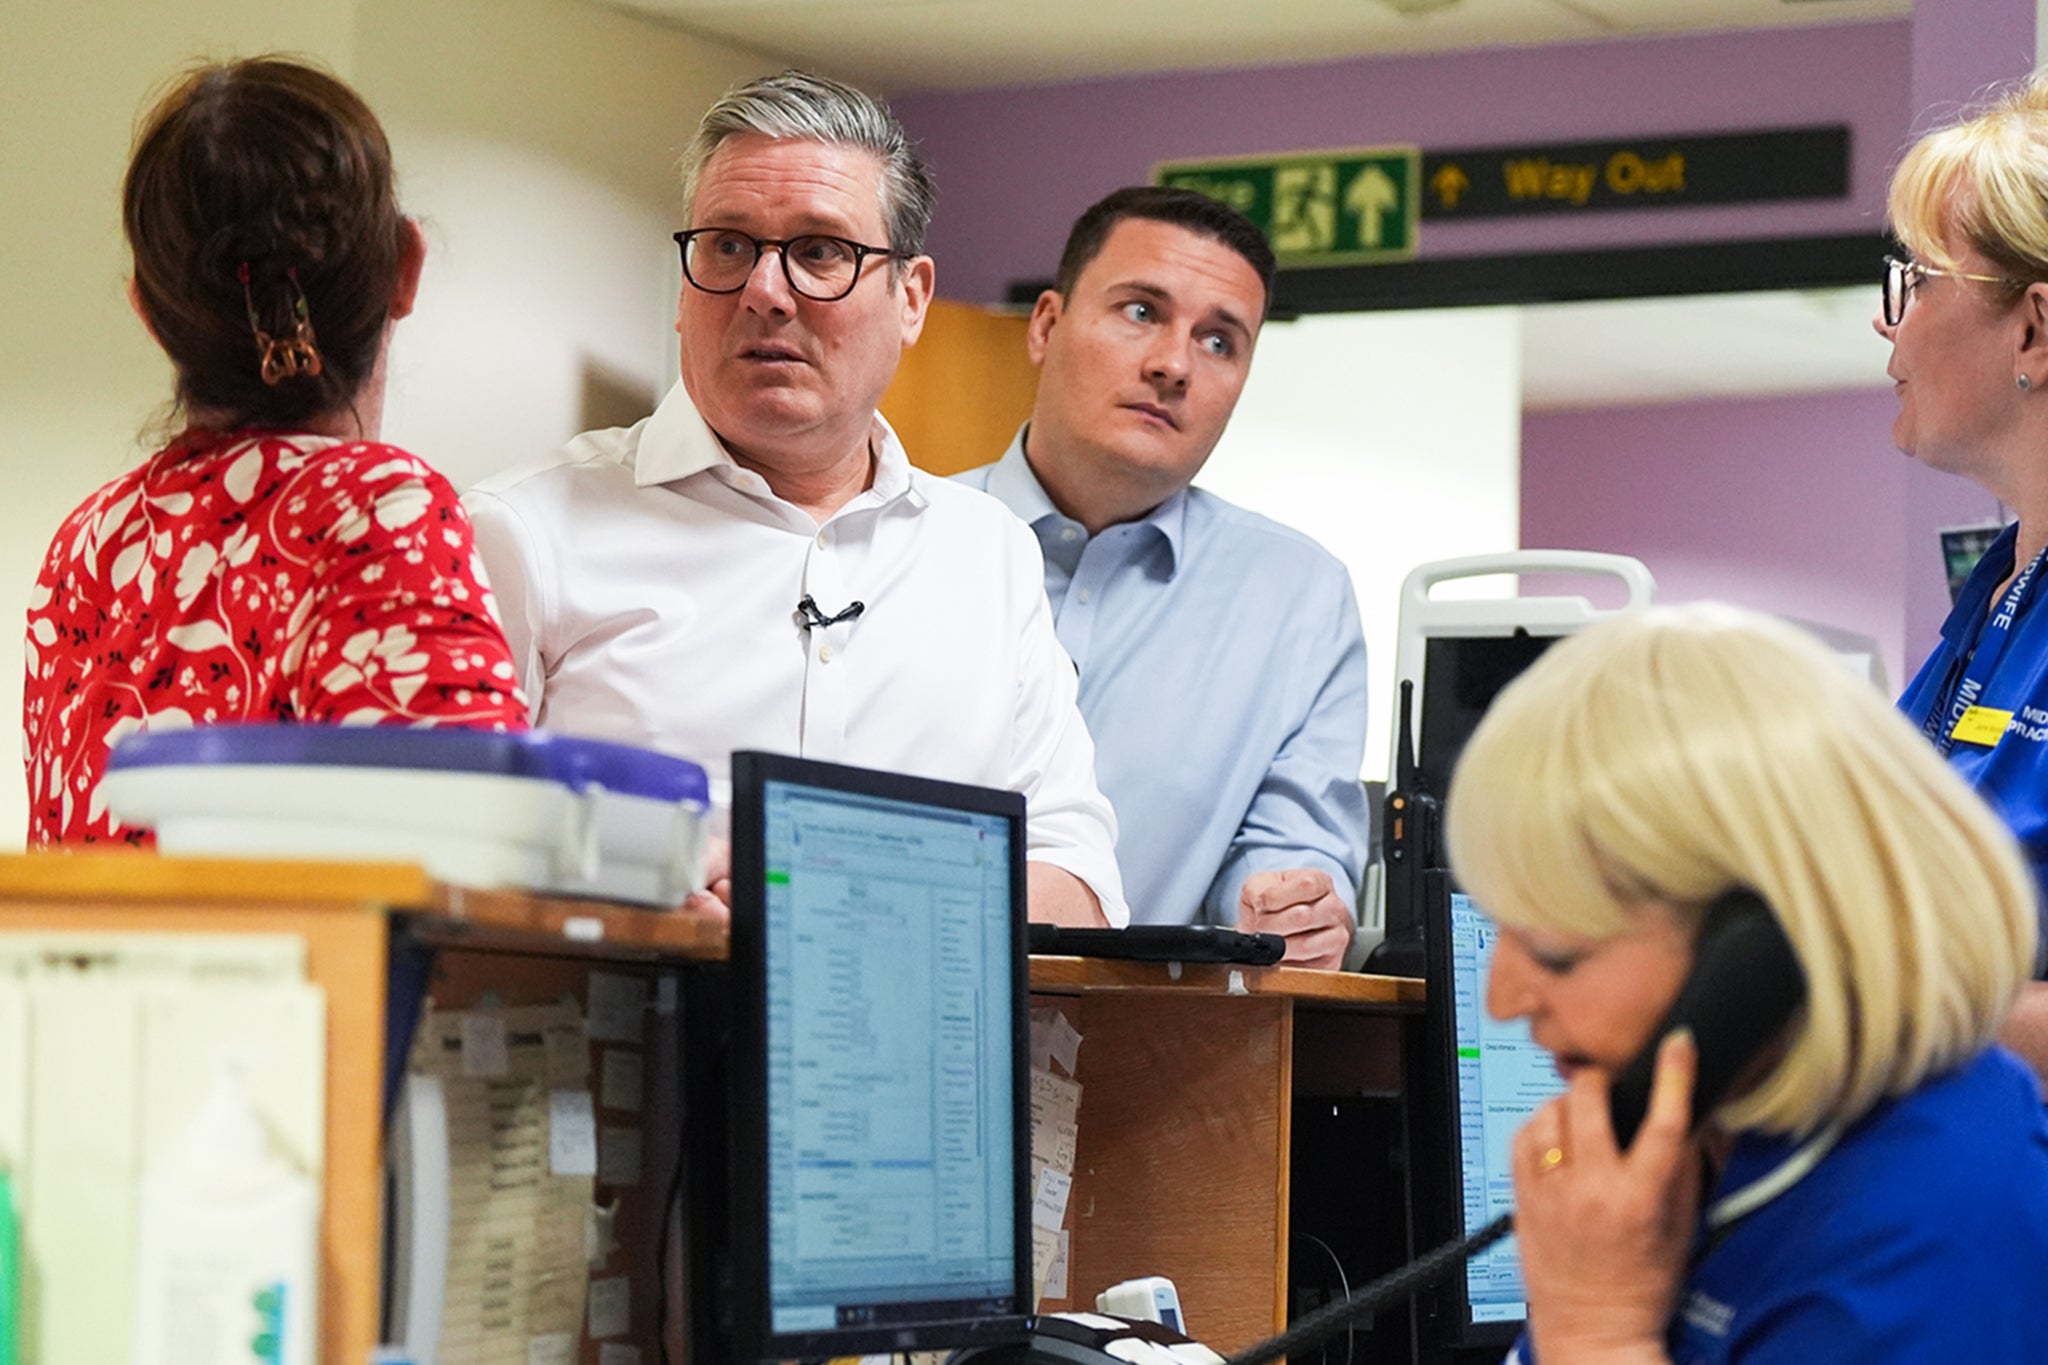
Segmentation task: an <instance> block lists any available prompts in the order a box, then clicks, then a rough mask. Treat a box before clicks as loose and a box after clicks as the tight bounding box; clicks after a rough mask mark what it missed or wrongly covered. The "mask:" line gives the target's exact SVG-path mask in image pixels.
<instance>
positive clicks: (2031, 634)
mask: <svg viewBox="0 0 2048 1365" xmlns="http://www.w3.org/2000/svg"><path fill="white" fill-rule="evenodd" d="M2018 537H2019V527H2018V525H2016V524H2015V525H2012V526H2008V527H2006V528H2005V530H2004V531H2003V532H2002V533H2001V534H2000V535H1999V537H1998V539H1997V540H1994V541H1993V542H1991V548H1990V549H1988V550H1986V551H1985V552H1984V557H1983V558H1982V559H1980V560H1978V561H1977V567H1976V568H1975V569H1973V570H1972V571H1971V573H1970V577H1969V581H1968V582H1966V583H1965V584H1964V585H1963V593H1962V596H1961V597H1960V598H1959V599H1958V600H1957V602H1956V605H1955V609H1954V610H1953V611H1951V612H1950V613H1949V614H1948V620H1946V621H1945V622H1943V623H1942V627H1941V643H1940V644H1939V645H1937V646H1935V650H1934V653H1933V654H1931V655H1929V656H1928V658H1927V662H1926V663H1924V664H1922V665H1921V666H1920V671H1919V673H1918V674H1916V675H1915V676H1914V678H1913V681H1912V682H1911V683H1909V684H1907V686H1906V692H1905V695H1904V696H1902V697H1900V698H1899V710H1901V711H1903V712H1904V713H1905V714H1906V717H1907V718H1908V719H1909V720H1911V721H1912V722H1913V723H1914V724H1916V725H1918V726H1920V727H1921V728H1922V729H1923V730H1925V731H1926V732H1927V736H1928V739H1929V740H1930V741H1932V742H1933V743H1934V744H1935V745H1936V747H1938V748H1940V749H1942V751H1943V753H1944V756H1945V757H1946V758H1947V759H1948V761H1949V765H1950V766H1951V767H1953V768H1954V769H1955V770H1956V771H1957V772H1958V773H1960V774H1961V775H1962V777H1963V779H1964V780H1965V781H1967V782H1968V783H1969V784H1970V785H1971V786H1972V787H1974V788H1976V790H1977V794H1978V795H1979V796H1982V797H1983V798H1984V799H1985V800H1986V801H1987V802H1989V803H1990V804H1991V807H1992V809H1994V810H1996V811H1997V812H1998V814H1999V815H2000V817H2001V818H2003V819H2004V821H2005V823H2006V824H2007V825H2008V826H2009V827H2010V828H2011V829H2012V832H2013V833H2014V834H2015V835H2017V836H2018V837H2019V841H2020V846H2021V848H2022V849H2024V850H2025V852H2026V855H2027V863H2028V865H2029V866H2030V867H2031V868H2032V869H2033V872H2034V884H2035V888H2036V895H2037V901H2036V904H2037V906H2038V907H2040V908H2041V909H2043V910H2048V606H2042V605H2041V604H2040V601H2039V599H2040V598H2041V597H2042V596H2043V595H2044V593H2048V585H2043V584H2042V583H2040V582H2039V581H2038V580H2039V579H2040V578H2042V577H2044V576H2048V575H2044V574H2043V573H2042V572H2041V569H2042V566H2041V564H2040V563H2039V561H2036V563H2035V564H2034V565H2033V566H2032V567H2030V568H2029V569H2028V571H2027V573H2026V575H2025V576H2024V577H2023V579H2022V580H2021V581H2020V582H2019V583H2017V584H2015V585H2014V587H2013V588H2012V589H2010V590H2009V591H2008V592H2007V593H2006V595H2005V597H2004V598H2003V599H2002V600H2001V601H1999V602H1997V603H1993V602H1992V600H1991V594H1992V593H1993V592H1995V591H1996V590H1997V588H1998V585H1999V584H2000V583H2002V582H2003V581H2005V578H2006V575H2008V574H2010V573H2011V572H2012V567H2013V545H2014V542H2015V541H2016V540H2017V539H2018ZM1994 608H1995V610H1994ZM2042 944H2043V948H2044V949H2048V920H2044V921H2043V926H2042ZM2040 965H2041V964H2040V963H2039V962H2037V963H2036V975H2039V974H2040V972H2039V967H2040Z"/></svg>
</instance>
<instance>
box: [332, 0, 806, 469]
mask: <svg viewBox="0 0 2048 1365" xmlns="http://www.w3.org/2000/svg"><path fill="white" fill-rule="evenodd" d="M361 15H362V23H361V27H360V29H359V30H358V33H357V37H356V46H357V54H358V56H357V71H356V78H357V82H358V84H359V85H360V86H361V88H362V90H363V93H364V95H365V96H366V97H367V98H368V99H369V100H370V102H371V104H372V105H373V106H374V107H375V108H376V109H377V111H378V114H379V116H380V117H381V118H382V119H383V120H384V122H385V125H386V128H387V129H388V131H389V132H390V135H391V139H392V145H393V149H394V152H395V154H396V156H397V158H398V162H399V166H400V170H401V173H402V175H403V177H404V178H403V180H402V182H401V184H400V193H401V194H402V195H403V197H404V202H405V205H406V208H407V211H408V212H411V213H413V214H415V215H416V216H417V217H419V218H420V220H421V221H422V223H423V225H424V226H425V228H426V231H427V238H428V242H429V248H430V250H429V256H428V262H427V271H426V274H425V275H424V276H423V277H422V280H421V289H420V301H419V308H418V311H417V312H416V313H415V314H414V316H413V317H412V318H411V319H410V320H408V321H407V322H406V323H405V324H404V325H403V326H401V327H400V328H399V330H398V334H397V338H396V340H395V342H394V344H393V351H392V370H391V380H392V389H391V394H390V398H389V405H388V407H387V410H386V414H385V424H384V434H385V437H386V439H388V440H391V441H393V442H395V443H396V444H399V445H402V446H405V447H407V448H408V449H411V450H414V451H416V452H418V453H419V454H421V455H423V456H425V457H426V458H428V459H429V460H431V461H433V462H434V463H435V464H436V465H438V466H439V467H440V468H441V469H442V470H443V471H444V472H445V473H447V474H448V476H449V477H450V478H451V479H453V480H454V481H455V483H456V484H457V485H460V486H466V485H468V484H470V483H473V482H475V481H476V480H477V479H478V478H481V477H482V476H484V475H485V474H488V473H491V472H493V471H494V470H497V469H500V468H503V467H504V466H506V465H509V464H517V463H523V462H525V461H527V460H529V459H533V458H536V457H538V456H540V455H544V454H546V453H547V452H548V451H550V450H552V449H554V448H555V447H557V446H559V445H560V444H561V443H562V442H563V441H564V440H566V439H567V438H568V437H570V436H572V435H574V434H575V433H576V432H578V431H581V430H583V429H585V428H586V427H589V426H594V425H611V424H613V423H617V422H631V421H637V420H638V419H639V418H641V417H644V416H645V415H646V414H647V413H648V412H650V411H652V410H653V407H654V403H655V401H656V400H657V399H658V398H659V397H660V395H661V393H662V392H663V391H664V390H665V389H666V388H667V387H668V385H669V383H670V382H671V381H673V380H674V378H675V375H674V373H673V372H672V371H670V370H668V369H667V368H666V363H665V361H664V356H665V355H666V354H667V353H668V346H667V338H668V337H669V336H670V335H671V334H672V322H673V319H674V317H675V295H674V287H673V284H672V280H673V279H674V278H675V272H674V270H673V268H672V267H671V265H670V262H671V260H672V259H673V258H674V257H675V254H676V248H675V244H674V242H672V241H671V240H670V239H669V234H670V233H672V232H674V231H675V230H676V229H677V228H679V227H682V226H683V223H682V221H681V217H680V215H681V212H682V207H681V195H680V191H679V186H678V184H677V181H676V177H675V174H674V169H675V162H676V158H677V156H678V155H679V154H680V153H681V151H682V147H683V144H684V142H685V141H686V140H687V139H688V137H689V134H690V132H691V131H692V130H693V129H694V128H695V126H696V123H697V119H698V117H699V116H700V115H702V113H703V112H704V109H705V107H706V106H707V105H708V104H710V102H711V101H712V99H714V98H715V97H716V96H717V95H718V94H719V93H720V92H721V91H723V90H724V89H725V88H726V87H727V86H729V85H731V84H732V83H733V82H735V81H738V80H741V79H744V78H745V77H748V76H753V75H756V74H759V73H761V72H763V71H769V70H774V69H776V68H777V66H779V65H780V63H777V62H774V61H772V60H771V59H769V58H766V57H760V56H756V55H751V54H747V53H742V52H740V51H738V50H736V49H731V48H724V47H718V46H715V45H713V44H709V43H705V42H702V41H699V40H696V39H692V38H688V37H685V36H683V35H682V34H679V33H676V32H674V31H672V30H668V29H663V28H659V27H655V26H652V25H649V24H648V23H646V22H645V21H643V20H639V19H635V18H633V17H631V16H628V15H625V14H621V13H616V12H614V11H611V10H607V9H602V8H599V7H597V6H594V5H590V4H586V3H581V2H580V0H432V3H427V4H420V3H415V2H414V0H361Z"/></svg>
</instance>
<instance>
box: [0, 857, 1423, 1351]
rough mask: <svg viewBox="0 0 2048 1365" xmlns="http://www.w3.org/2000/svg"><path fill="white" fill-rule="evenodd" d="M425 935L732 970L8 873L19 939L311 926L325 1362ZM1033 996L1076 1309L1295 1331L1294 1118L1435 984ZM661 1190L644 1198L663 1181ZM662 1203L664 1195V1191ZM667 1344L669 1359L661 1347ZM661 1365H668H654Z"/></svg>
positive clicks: (358, 1279)
mask: <svg viewBox="0 0 2048 1365" xmlns="http://www.w3.org/2000/svg"><path fill="white" fill-rule="evenodd" d="M401 928H402V929H403V930H404V931H405V932H409V933H411V934H413V935H414V936H416V937H420V938H423V939H425V940H426V941H428V942H430V943H433V944H436V945H438V946H440V947H441V948H443V949H452V950H459V952H457V953H455V954H453V956H456V957H460V958H461V959H463V961H462V965H461V968H460V970H461V973H462V975H463V977H464V979H465V980H466V981H469V982H471V983H475V982H481V981H492V980H495V981H501V982H505V981H514V980H521V979H525V977H526V976H527V975H529V973H530V970H531V969H530V968H528V967H523V966H521V965H520V964H519V963H518V962H516V961H514V960H513V959H515V958H527V959H533V958H556V959H560V958H600V959H604V960H607V961H614V962H628V963H643V964H657V965H659V964H685V963H707V962H717V961H722V960H723V959H724V958H725V955H726V933H725V926H724V924H723V922H722V921H720V920H718V919H716V918H713V917H708V916H698V915H691V914H679V913H661V912H654V911H646V910H634V909H627V908H622V907H619V906H612V905H596V904H586V903H579V902H570V901H561V900H554V899H547V898H538V897H532V896H525V895H518V894H511V893H503V892H476V891H462V890H459V889H456V888H450V887H445V886H442V885H440V884H438V883H435V882H433V881H432V880H430V879H429V878H428V877H426V875H425V874H424V873H422V872H421V871H420V870H419V869H417V868H415V867H410V866H403V865H384V864H328V863H294V862H243V861H232V860H216V859H171V858H159V857H156V856H154V855H150V854H140V853H132V852H109V853H66V854H30V855H26V856H7V857H0V930H25V931H37V930H40V931H63V930H82V931H105V930H113V931H144V930H148V931H170V932H191V933H250V932H264V933H288V934H294V935H297V936H299V937H301V938H303V939H304V940H305V942H306V945H307V972H308V976H309V978H310V979H311V980H312V981H313V982H315V983H316V984H318V985H319V986H321V987H322V988H323V989H324V990H325V992H326V995H327V1001H328V1044H327V1086H326V1108H327V1130H326V1158H325V1177H324V1178H325V1185H324V1196H325V1200H324V1205H323V1214H322V1227H321V1249H320V1257H321V1356H320V1358H321V1359H322V1360H325V1361H334V1362H354V1361H362V1360H365V1359H367V1358H368V1355H369V1351H370V1348H371V1346H372V1345H373V1344H374V1343H375V1341H376V1337H377V1329H378V1311H379V1309H378V1304H379V1293H378V1276H379V1271H380V1265H379V1255H380V1247H381V1232H380V1214H381V1206H382V1194H381V1188H382V1187H381V1181H382V1175H381V1163H382V1137H383V1132H382V1110H381V1104H380V1103H379V1097H380V1096H381V1093H382V1089H381V1088H382V1067H383V1061H384V1045H385V1039H384V1029H385V1014H386V1006H387V1000H388V993H389V987H388V981H389V967H390V953H391V947H392V943H393V936H394V934H395V933H398V932H400V931H401ZM1031 983H1032V989H1033V992H1034V997H1035V999H1036V1000H1037V1001H1039V1002H1040V1003H1048V1002H1049V1003H1053V1004H1055V1005H1057V1007H1058V1008H1060V1009H1062V1010H1063V1011H1064V1012H1066V1014H1067V1016H1068V1018H1069V1019H1070V1020H1071V1021H1072V1022H1073V1023H1074V1025H1075V1027H1076V1028H1077V1029H1078V1030H1079V1031H1080V1033H1081V1034H1082V1038H1083V1042H1082V1045H1081V1051H1080V1063H1079V1070H1080V1076H1079V1079H1080V1080H1081V1082H1082V1084H1083V1086H1084V1090H1083V1096H1082V1108H1081V1114H1080V1140H1079V1145H1078V1148H1077V1155H1076V1167H1077V1169H1076V1173H1075V1181H1074V1187H1073V1193H1072V1196H1071V1199H1070V1204H1069V1209H1070V1214H1069V1217H1070V1226H1071V1227H1072V1228H1073V1232H1074V1246H1073V1259H1072V1262H1071V1265H1070V1275H1069V1282H1070V1285H1071V1287H1072V1290H1073V1293H1072V1294H1071V1295H1070V1298H1069V1300H1068V1301H1067V1302H1062V1303H1058V1304H1049V1305H1048V1306H1049V1307H1065V1306H1068V1303H1072V1304H1075V1305H1078V1306H1092V1305H1093V1302H1094V1296H1095V1294H1096V1293H1097V1292H1099V1291H1100V1290H1101V1289H1104V1288H1106V1287H1107V1286H1109V1285H1110V1284H1113V1283H1115V1282H1116V1281H1118V1280H1121V1279H1125V1278H1128V1277H1130V1276H1133V1275H1149V1274H1163V1275H1167V1276H1170V1277H1172V1278H1173V1280H1174V1281H1175V1283H1176V1284H1177V1285H1178V1286H1179V1289H1180V1292H1181V1296H1182V1301H1183V1303H1184V1304H1185V1306H1186V1307H1187V1310H1188V1312H1189V1314H1190V1319H1191V1322H1192V1323H1193V1325H1194V1326H1195V1328H1196V1330H1197V1332H1198V1333H1199V1335H1200V1336H1201V1338H1202V1339H1203V1340H1205V1341H1207V1342H1208V1343H1210V1344H1211V1345H1213V1346H1216V1347H1217V1348H1218V1349H1221V1350H1225V1351H1228V1350H1231V1349H1233V1348H1235V1347H1238V1346H1243V1345H1247V1344H1249V1343H1250V1342H1252V1341H1254V1340H1256V1339H1258V1338H1261V1337H1264V1336H1266V1335H1268V1334H1270V1333H1272V1332H1274V1331H1277V1330H1278V1329H1279V1328H1280V1327H1282V1326H1284V1325H1285V1320H1286V1317H1287V1304H1288V1282H1287V1281H1288V1276H1287V1264H1288V1248H1289V1201H1290V1196H1291V1194H1292V1181H1293V1165H1292V1159H1291V1158H1292V1140H1293V1133H1292V1124H1291V1107H1292V1105H1293V1103H1294V1102H1295V1100H1296V1099H1297V1098H1299V1097H1300V1096H1303V1095H1353V1094H1376V1095H1391V1094H1395V1093H1397V1092H1398V1090H1399V1087H1400V1060H1399V1058H1400V1039H1401V1031H1402V1029H1403V1028H1404V1027H1405V1026H1406V1024H1407V1023H1408V1022H1409V1021H1411V1020H1415V1019H1418V1018H1419V1013H1420V1009H1421V1003H1422V986H1421V983H1420V982H1415V981H1405V980H1396V979H1392V978H1380V977H1362V976H1346V975H1339V974H1336V973H1329V972H1309V971H1298V970H1294V969H1291V968H1230V967H1217V966H1207V965H1190V966H1187V967H1186V968H1184V969H1181V970H1179V972H1178V974H1177V975H1176V974H1175V972H1174V971H1173V970H1171V969H1169V968H1168V967H1166V966H1163V965H1152V964H1137V963H1128V962H1107V961H1097V960H1084V959H1078V958H1038V959H1034V960H1033V962H1032V965H1031ZM643 1188H644V1187H643ZM658 1197H659V1192H658V1191H653V1192H650V1193H649V1194H648V1198H649V1199H657V1198H658ZM643 1346H644V1347H645V1346H651V1343H643ZM643 1358H646V1357H645V1356H643Z"/></svg>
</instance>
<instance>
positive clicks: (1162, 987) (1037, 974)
mask: <svg viewBox="0 0 2048 1365" xmlns="http://www.w3.org/2000/svg"><path fill="white" fill-rule="evenodd" d="M1031 989H1032V990H1033V991H1036V992H1038V993H1040V994H1044V995H1079V994H1082V993H1084V992H1086V993H1091V994H1092V993H1094V992H1099V991H1157V992H1162V993H1166V992H1170V993H1172V994H1175V995H1183V996H1185V995H1195V996H1201V995H1263V996H1280V997H1283V998H1285V999H1289V1000H1302V1001H1313V1002H1315V1003H1317V1004H1319V1005H1330V1006H1337V1007H1345V1006H1349V1007H1352V1008H1356V1009H1372V1010H1380V1011H1386V1010H1392V1011H1396V1012H1400V1013H1408V1012H1412V1011H1415V1010H1419V1009H1421V1008H1422V1002H1423V986H1422V982H1420V981H1418V980H1415V979H1414V978H1412V977H1405V976H1361V975H1359V974H1358V973H1356V972H1320V971H1311V970H1309V969H1307V968H1304V967H1233V966H1231V965H1229V964H1228V963H1219V962H1189V963H1166V962H1129V961H1124V960H1121V959H1115V958H1100V957H1034V958H1032V959H1031Z"/></svg>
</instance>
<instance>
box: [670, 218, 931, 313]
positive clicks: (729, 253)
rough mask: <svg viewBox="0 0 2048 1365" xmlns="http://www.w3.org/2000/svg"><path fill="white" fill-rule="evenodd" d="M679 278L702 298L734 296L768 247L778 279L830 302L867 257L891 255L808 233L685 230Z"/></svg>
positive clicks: (854, 280) (844, 291)
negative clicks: (775, 260) (782, 234)
mask: <svg viewBox="0 0 2048 1365" xmlns="http://www.w3.org/2000/svg"><path fill="white" fill-rule="evenodd" d="M675 237H676V245H677V246H679V247H681V248H682V249H683V278H684V279H687V280H688V281H689V282H690V283H691V284H693V285H695V286H696V287H697V288H699V289H701V290H703V291H704V292H705V293H707V294H737V293H739V292H740V290H742V289H745V288H746V287H747V281H748V279H750V278H752V276H753V273H754V266H755V265H756V264H757V263H758V262H759V261H760V259H761V253H762V252H764V251H766V250H767V249H768V248H769V247H771V246H772V247H774V248H775V254H776V255H777V256H778V257H779V258H780V259H781V261H782V277H783V278H784V279H785V280H787V281H789V287H790V288H791V289H793V290H795V291H796V292H797V293H799V294H801V295H803V296H804V297H805V298H807V299H816V300H817V301H818V302H820V303H832V302H834V301H836V300H838V299H843V298H845V297H846V296H847V295H848V294H851V293H852V292H853V287H854V286H855V285H856V284H859V283H860V274H861V267H862V266H863V265H865V264H866V263H867V259H868V257H870V256H893V255H895V254H896V253H895V252H893V251H891V250H890V249H889V248H888V247H885V246H864V245H862V244H861V243H859V242H852V241H848V240H847V239H846V238H844V237H828V236H825V235H823V234H821V233H810V234H807V235H805V236H802V237H784V238H782V239H781V240H779V241H778V240H776V239H775V238H773V237H754V236H750V235H749V234H747V233H744V232H739V231H736V230H734V229H732V228H691V229H689V230H688V231H687V232H678V233H677V234H676V235H675Z"/></svg>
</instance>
